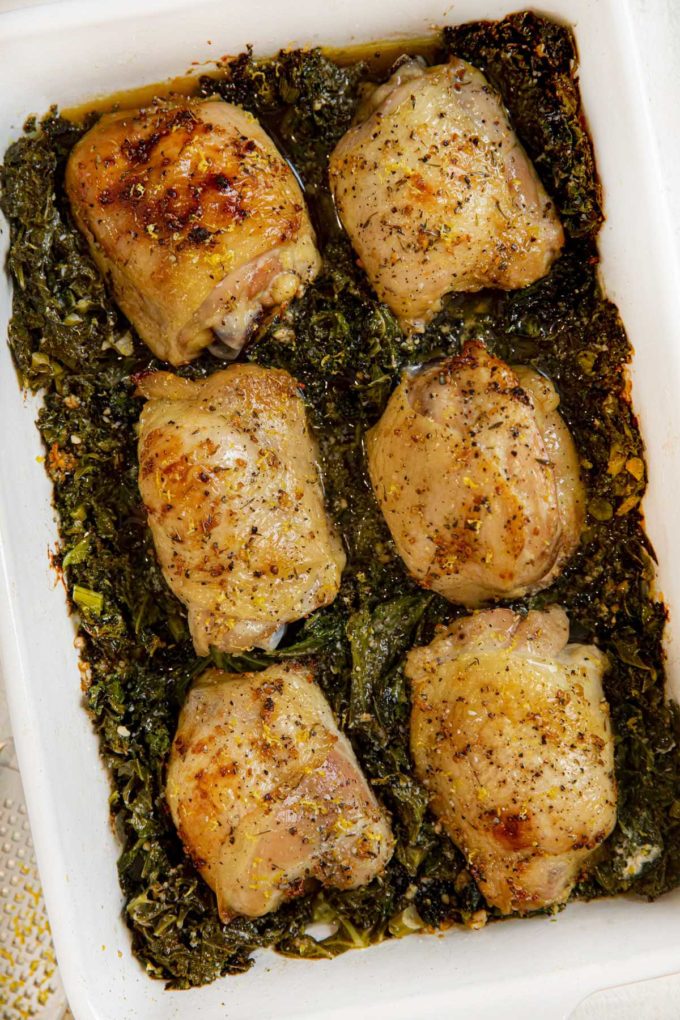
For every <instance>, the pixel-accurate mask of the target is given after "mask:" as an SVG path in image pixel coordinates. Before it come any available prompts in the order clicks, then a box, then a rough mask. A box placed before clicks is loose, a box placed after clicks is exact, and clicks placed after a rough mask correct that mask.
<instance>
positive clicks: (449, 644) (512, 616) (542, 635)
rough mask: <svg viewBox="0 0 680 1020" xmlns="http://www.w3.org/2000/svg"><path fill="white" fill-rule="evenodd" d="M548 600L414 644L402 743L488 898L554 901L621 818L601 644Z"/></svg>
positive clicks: (506, 908) (510, 905)
mask: <svg viewBox="0 0 680 1020" xmlns="http://www.w3.org/2000/svg"><path fill="white" fill-rule="evenodd" d="M568 636H569V622H568V619H567V615H566V613H565V612H564V610H563V609H561V608H560V607H557V606H553V607H551V608H550V609H548V610H547V611H545V612H536V611H532V612H530V613H529V614H528V615H527V616H526V617H521V616H520V615H519V614H517V613H514V612H512V611H511V610H509V609H495V610H487V611H484V612H480V613H476V614H474V615H472V616H468V617H464V618H463V619H461V620H457V621H456V622H455V623H453V624H451V626H450V627H448V628H447V629H445V630H444V631H443V632H442V633H440V634H439V635H438V636H437V637H435V639H434V641H432V643H431V644H429V645H427V646H426V647H424V648H416V649H413V650H412V651H411V652H410V653H409V655H408V657H407V664H406V674H407V676H408V677H409V679H410V680H411V684H412V702H413V707H412V714H411V752H412V755H413V760H414V764H415V769H416V773H417V775H418V777H419V778H420V780H421V782H422V783H423V784H424V785H425V786H426V788H427V790H428V791H429V794H430V798H431V800H430V806H431V808H432V810H433V811H434V813H435V814H436V815H437V817H438V818H439V819H440V820H441V822H442V824H443V825H444V827H445V829H446V831H447V832H448V834H449V836H450V837H451V839H452V840H453V841H454V842H455V843H456V844H457V845H458V846H459V848H460V849H461V850H462V852H463V853H464V855H465V857H466V859H467V861H468V865H469V868H470V870H471V872H472V874H473V875H474V876H475V878H476V880H477V882H478V884H479V887H480V889H481V891H482V892H483V894H484V896H485V897H486V899H487V901H488V903H489V904H490V905H491V906H494V907H497V908H498V909H499V910H500V911H501V912H502V913H504V914H507V913H511V912H513V911H517V912H520V913H525V912H528V911H532V910H538V909H541V908H543V907H549V906H551V905H558V904H561V903H563V902H564V901H565V900H566V899H567V898H568V896H569V894H570V892H571V890H572V888H573V886H574V885H575V883H576V882H577V881H578V879H579V876H580V874H581V873H582V871H583V870H584V867H585V865H586V862H587V860H588V858H589V857H590V856H591V855H592V853H593V852H594V850H595V849H596V848H597V847H598V846H599V845H600V844H601V843H602V842H603V841H604V840H605V839H606V838H607V836H608V835H609V833H610V832H611V831H612V829H613V828H614V824H615V822H616V783H615V779H614V741H613V737H612V732H611V726H610V722H609V707H608V705H607V702H606V701H605V698H604V695H603V692H602V676H603V673H604V672H605V669H606V666H607V659H606V656H605V655H604V654H603V653H602V652H601V651H599V649H597V648H596V647H594V646H593V645H580V644H567V642H568Z"/></svg>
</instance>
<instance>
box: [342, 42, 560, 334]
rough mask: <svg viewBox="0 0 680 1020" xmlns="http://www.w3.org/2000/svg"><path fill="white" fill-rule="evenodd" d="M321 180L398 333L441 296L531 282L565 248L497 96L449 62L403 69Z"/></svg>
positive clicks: (429, 311) (458, 63)
mask: <svg viewBox="0 0 680 1020" xmlns="http://www.w3.org/2000/svg"><path fill="white" fill-rule="evenodd" d="M330 182H331V189H332V191H333V195H334V197H335V202H336V206H337V209H338V213H339V215H340V219H341V220H342V223H343V225H344V227H345V229H346V230H347V233H348V234H349V237H350V240H351V241H352V244H353V245H354V248H355V250H356V252H357V254H358V256H359V258H360V259H361V263H362V265H363V267H364V269H365V270H366V273H367V275H368V278H369V280H370V281H371V283H372V284H373V287H374V288H375V290H376V293H377V294H378V297H379V298H380V299H381V300H382V301H384V302H385V303H386V304H388V305H389V306H390V308H391V309H392V311H393V312H394V313H395V314H396V315H397V316H398V318H399V320H400V321H401V324H402V326H404V327H406V328H419V327H422V326H423V325H424V324H425V323H427V322H428V321H429V320H430V319H431V318H432V316H433V315H435V314H436V312H437V311H439V309H440V307H441V302H442V298H443V297H444V295H445V294H447V293H449V291H475V290H480V289H481V288H483V287H500V288H502V289H503V290H512V289H514V288H516V287H525V286H526V285H527V284H529V283H533V281H534V280H537V279H539V278H540V277H541V276H544V275H545V274H546V273H547V272H548V269H549V268H550V265H551V263H552V262H553V260H554V259H555V258H556V256H557V255H558V254H559V252H560V250H561V248H562V246H563V244H564V234H563V231H562V227H561V224H560V221H559V219H558V217H557V214H556V212H555V208H554V206H553V203H552V202H551V200H550V199H549V197H548V195H547V194H546V193H545V191H544V189H543V186H542V185H541V182H540V181H539V179H538V176H537V175H536V171H535V170H534V168H533V166H532V164H531V162H530V160H529V158H528V156H527V154H526V153H525V151H524V149H523V148H522V146H521V145H520V144H519V142H518V140H517V138H516V136H515V133H514V131H513V129H512V125H511V124H510V122H509V120H508V116H507V113H506V112H505V109H504V107H503V104H502V102H501V100H500V98H499V96H498V95H497V94H496V92H494V90H493V89H492V88H491V86H490V85H489V83H488V82H487V81H486V79H485V78H484V76H483V75H482V74H481V73H480V72H479V71H478V70H476V69H475V68H474V67H472V66H471V65H470V64H467V63H465V61H463V60H458V59H457V58H454V59H452V60H451V61H450V63H448V64H445V65H439V66H436V67H424V66H423V65H422V64H421V63H419V62H418V61H408V62H406V63H404V64H402V65H401V66H400V67H399V68H398V70H397V71H396V72H395V74H394V75H393V76H392V78H390V80H389V81H388V82H387V84H386V85H383V86H381V87H380V88H379V89H377V90H376V92H375V93H374V95H373V96H372V97H371V100H370V102H369V103H368V104H366V106H365V108H364V109H363V110H360V111H359V122H358V123H357V124H356V125H355V126H354V127H352V128H350V130H349V131H348V132H347V134H346V135H345V136H344V137H343V138H342V139H341V140H340V142H339V143H338V145H337V147H336V149H335V151H334V152H333V154H332V156H331V163H330Z"/></svg>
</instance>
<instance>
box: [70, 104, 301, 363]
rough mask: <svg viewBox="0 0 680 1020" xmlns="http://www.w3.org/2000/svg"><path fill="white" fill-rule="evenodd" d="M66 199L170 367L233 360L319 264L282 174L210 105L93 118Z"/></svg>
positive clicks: (238, 119) (230, 114) (289, 180)
mask: <svg viewBox="0 0 680 1020" xmlns="http://www.w3.org/2000/svg"><path fill="white" fill-rule="evenodd" d="M66 190H67V193H68V196H69V199H70V202H71V209H72V211H73V215H74V218H75V221H76V223H77V225H78V227H79V228H80V230H81V231H82V232H83V234H84V235H85V237H86V238H87V241H88V243H89V246H90V250H91V252H92V255H93V257H94V259H95V261H96V263H97V265H98V266H99V268H100V269H101V271H102V272H103V273H105V274H106V276H107V277H108V278H109V280H110V283H111V287H112V289H113V294H114V297H115V299H116V301H117V302H118V304H119V305H120V307H121V308H122V310H123V311H124V312H125V314H126V315H127V317H128V318H129V320H130V322H131V323H132V324H133V325H134V327H135V329H136V330H137V332H138V333H139V335H140V337H141V338H142V340H144V342H145V343H146V344H148V346H149V347H150V348H151V350H152V351H153V352H154V354H156V355H157V357H159V358H162V359H163V360H165V361H169V362H170V363H171V364H172V365H181V364H184V363H185V362H187V361H191V360H192V359H193V358H195V357H197V355H198V354H200V352H201V351H202V350H203V348H204V347H207V346H208V345H210V344H215V342H216V340H218V339H219V340H220V341H221V342H222V344H223V346H222V347H221V348H220V346H219V345H218V346H217V348H216V349H215V353H222V354H223V356H225V357H229V356H231V357H234V356H235V355H236V354H237V353H238V351H239V350H240V349H241V347H242V346H243V344H244V342H245V340H246V339H247V337H248V335H249V333H250V332H251V331H252V329H253V327H254V326H255V324H256V323H257V321H258V319H259V318H260V317H261V316H262V314H263V311H264V310H265V309H270V308H273V307H275V306H278V305H281V304H284V303H286V302H288V301H290V300H291V299H292V298H293V297H295V296H296V295H298V294H299V293H300V292H301V290H302V288H303V285H304V284H305V283H306V282H308V281H309V280H312V279H313V278H314V277H315V276H316V274H317V273H318V271H319V268H320V265H321V260H320V258H319V255H318V253H317V251H316V247H315V239H314V231H313V229H312V226H311V223H310V220H309V216H308V215H307V211H306V209H305V204H304V199H303V197H302V193H301V191H300V188H299V187H298V184H297V182H296V180H295V177H294V175H293V173H292V171H291V169H290V167H289V166H288V164H287V163H286V162H285V160H284V159H283V157H282V156H281V155H280V154H279V152H278V151H277V149H276V148H275V146H274V144H273V142H272V141H271V139H270V138H269V137H268V136H267V135H266V134H265V132H264V131H263V130H262V128H261V127H260V125H259V124H258V123H257V121H256V120H255V119H254V118H253V117H252V116H251V115H250V114H248V113H245V112H244V111H243V110H241V109H239V108H238V107H236V106H231V105H230V104H229V103H224V102H221V101H220V100H214V99H211V100H207V101H204V102H201V101H198V100H190V99H177V100H176V101H173V102H162V103H160V102H159V103H156V104H154V105H152V106H149V107H148V108H146V109H142V110H123V111H121V112H119V113H111V114H108V115H107V116H105V117H102V118H101V120H99V121H98V122H97V123H96V124H95V126H94V127H93V128H92V129H91V130H90V131H88V132H87V134H86V135H84V136H83V138H81V140H80V141H79V142H78V144H77V145H76V146H75V148H74V149H73V152H72V153H71V156H70V158H69V162H68V166H67V169H66Z"/></svg>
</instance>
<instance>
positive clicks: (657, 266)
mask: <svg viewBox="0 0 680 1020" xmlns="http://www.w3.org/2000/svg"><path fill="white" fill-rule="evenodd" d="M508 10H509V8H508V5H507V0H506V2H504V3H500V2H496V0H481V2H480V0H461V2H459V3H455V4H453V5H452V6H450V7H449V8H447V9H444V7H443V6H440V5H438V4H436V3H432V2H431V0H425V2H422V3H420V4H419V5H418V7H417V8H416V7H415V6H414V5H412V4H409V3H407V2H405V0H393V2H391V3H389V4H388V3H387V2H382V0H380V2H374V3H373V4H372V5H371V6H370V8H368V7H367V8H365V9H364V8H362V5H361V4H360V3H359V2H358V0H332V2H330V3H329V4H327V5H324V7H323V9H319V7H318V5H316V4H314V3H313V2H311V0H303V2H302V3H300V4H298V5H297V6H296V8H295V9H294V10H293V9H282V8H279V7H278V5H276V4H275V3H274V0H265V2H261V3H259V4H258V5H257V7H254V8H253V9H251V10H242V9H240V8H237V7H236V6H234V5H229V7H228V8H227V7H225V5H224V4H220V3H216V2H205V3H202V4H199V5H194V6H191V7H190V6H189V5H188V4H187V3H183V2H180V0H163V2H162V0H156V2H151V3H146V4H144V6H143V8H142V7H141V5H138V4H136V3H134V2H132V0H128V2H126V3H119V4H118V5H117V8H116V10H115V12H114V11H110V10H106V9H104V8H102V7H101V6H100V5H99V4H95V3H94V2H92V3H83V2H80V3H63V4H58V5H51V6H48V7H42V8H36V9H33V10H28V11H24V12H20V13H14V14H8V15H5V16H3V17H2V19H1V20H0V39H2V42H1V43H0V45H1V46H2V49H3V62H4V66H5V68H6V86H5V89H4V95H3V100H2V110H1V112H0V124H1V130H2V139H1V140H2V142H3V143H4V144H3V148H4V147H5V146H6V145H7V143H8V142H9V141H10V140H11V139H12V138H13V137H15V136H16V135H17V133H18V132H19V130H20V128H21V124H22V122H23V120H24V118H25V116H26V115H27V114H28V113H30V112H42V111H44V110H45V109H46V108H47V107H48V106H49V105H50V103H52V102H55V101H58V102H59V103H60V104H61V105H71V104H74V103H77V102H79V101H81V100H84V99H86V98H88V97H91V96H94V95H97V94H102V93H107V92H111V91H115V90H118V89H121V88H125V87H129V86H133V85H138V84H141V83H144V82H148V81H158V80H161V79H163V78H167V77H169V76H174V75H176V74H177V73H178V72H181V71H183V70H184V69H185V68H187V67H188V66H189V65H190V63H191V62H192V61H194V60H196V61H204V60H206V61H209V60H211V59H215V58H216V57H217V56H219V55H220V54H221V53H223V52H225V51H227V52H232V53H233V52H238V51H239V50H241V49H243V48H244V46H245V45H246V44H247V43H249V42H253V43H254V44H255V47H256V50H257V51H258V52H259V53H262V54H266V53H270V52H273V51H274V50H276V49H277V48H279V47H280V46H281V45H287V44H290V43H295V44H303V43H316V42H323V43H326V44H331V45H332V44H336V45H338V44H346V43H350V42H356V41H360V40H362V39H364V40H366V39H377V38H385V37H387V36H389V35H394V34H397V35H400V36H406V37H408V36H419V35H422V34H423V33H424V32H427V30H428V28H429V26H431V25H440V24H444V23H447V22H449V23H453V22H460V21H466V20H470V19H472V18H479V17H481V16H487V17H492V18H495V17H501V16H503V15H504V14H506V13H508ZM543 10H544V11H545V12H546V13H548V14H551V15H553V16H555V17H558V18H563V19H565V20H568V21H569V22H570V23H571V24H573V25H574V28H575V31H576V36H577V40H578V43H579V48H580V54H581V86H582V92H583V100H584V105H585V108H586V111H587V113H588V116H589V120H590V126H591V130H592V134H593V137H594V140H595V146H596V151H597V156H598V163H599V169H600V173H601V176H602V178H603V181H604V186H605V198H606V210H607V213H608V221H607V224H606V226H605V228H604V230H603V232H602V235H601V249H602V254H603V275H604V280H605V285H606V288H607V290H608V292H609V294H610V296H611V297H612V298H613V299H614V300H615V301H616V302H617V304H618V305H619V308H620V310H621V313H622V316H623V319H624V321H625V323H626V326H627V328H628V331H629V335H630V338H631V340H632V342H633V344H634V346H635V348H636V357H635V362H634V366H633V396H634V401H635V405H636V408H637V410H638V412H639V413H640V415H641V424H642V429H643V434H644V436H645V439H646V442H647V447H648V454H649V462H650V463H649V467H650V488H649V492H648V496H647V500H646V514H647V521H648V529H649V532H650V535H651V538H652V540H653V542H654V544H655V546H656V549H657V553H658V555H659V559H660V563H661V568H660V574H659V584H660V588H661V590H662V591H663V593H664V596H665V597H666V599H667V601H668V604H669V605H670V607H671V609H672V608H673V607H674V606H675V605H676V603H677V601H678V598H679V597H680V592H677V593H676V590H675V589H676V588H677V586H678V585H680V564H678V565H677V568H676V564H675V562H674V556H675V557H677V556H678V555H680V554H678V553H676V552H675V549H674V544H673V542H672V529H671V523H672V516H671V513H672V510H673V508H674V507H675V506H676V505H677V502H678V496H679V495H680V492H678V491H677V490H678V489H679V488H680V480H679V478H680V475H679V473H678V472H677V470H675V468H676V464H677V461H678V451H679V450H680V446H679V445H678V444H679V441H680V422H679V419H678V412H677V410H676V398H675V394H676V393H677V392H678V388H679V385H680V366H679V365H678V357H679V352H680V344H679V341H680V336H678V325H677V323H678V321H680V319H679V317H678V314H677V312H678V309H677V308H676V307H675V306H676V304H677V297H676V294H677V293H678V286H677V283H678V269H677V263H676V262H675V261H674V251H673V247H672V239H671V237H670V234H669V232H668V226H667V217H666V212H665V209H664V207H663V202H662V198H661V195H662V189H661V188H660V169H659V167H658V165H657V164H656V163H655V161H654V152H653V147H652V144H651V139H650V136H649V129H648V126H647V124H646V123H645V122H644V117H643V113H642V111H641V108H640V105H639V104H638V103H637V102H636V94H637V93H638V78H637V75H638V72H637V64H636V54H635V42H634V39H633V37H632V32H631V28H630V23H629V20H628V17H627V12H626V8H625V5H623V4H622V3H621V0H571V2H569V3H567V2H566V0H553V2H549V3H547V4H546V5H545V6H544V8H543ZM613 97H616V106H615V107H614V104H613ZM614 112H615V114H616V116H614V115H613V113H614ZM4 240H5V243H6V238H4ZM3 288H4V289H3V290H2V292H1V293H2V297H1V298H0V306H1V308H2V324H1V327H2V329H3V331H4V326H5V323H6V320H7V316H8V313H9V293H8V291H7V283H6V282H5V281H3ZM0 357H1V358H2V359H3V361H2V368H3V371H2V372H1V373H0V416H1V417H2V428H0V465H1V470H2V493H1V495H0V540H1V543H2V550H1V556H2V572H3V586H2V592H0V617H1V619H0V628H1V629H0V645H1V648H2V658H3V667H4V670H5V674H6V677H7V682H8V687H9V698H10V706H11V710H12V718H13V725H14V730H15V734H16V740H17V746H18V751H19V757H20V763H21V767H22V772H23V776H24V782H25V786H26V791H27V797H28V801H29V809H30V813H31V821H32V825H33V829H34V834H35V842H36V847H37V852H38V860H39V864H40V868H41V872H42V876H43V883H44V888H45V895H46V899H47V903H48V908H49V911H50V915H51V917H52V922H53V929H54V937H55V943H56V947H57V952H58V955H59V959H60V966H61V970H62V974H63V978H64V982H65V985H66V989H67V993H68V995H69V998H70V1000H71V1003H72V1008H73V1011H74V1013H75V1016H76V1017H77V1020H87V1018H97V1020H127V1018H133V1017H135V1018H138V1017H143V1018H145V1020H165V1018H168V1020H169V1018H172V1017H183V1016H191V1017H192V1018H193V1017H196V1018H197V1020H208V1018H212V1017H218V1016H220V1017H223V1016H226V1017H238V1018H248V1017H255V1016H257V1017H269V1016H271V1017H274V1016H276V1017H317V1018H319V1020H321V1018H331V1017H340V1016H347V1015H348V1013H350V1012H354V1013H357V1014H358V1015H360V1016H362V1017H382V1016H384V1017H387V1016H389V1017H392V1018H395V1017H396V1018H398V1017H409V1018H416V1017H435V1016H440V1015H442V1014H443V1013H446V1014H448V1015H459V1014H460V1015H463V1014H464V1013H465V1014H470V1013H472V1015H473V1016H475V1017H485V1016H487V1015H488V1016H491V1014H492V1012H493V1013H494V1014H495V1015H498V1013H499V1011H500V1013H501V1015H502V1016H506V1017H514V1016H517V1017H519V1016H525V1015H527V1013H529V1012H530V1011H531V1010H533V1011H535V1012H537V1013H538V1015H539V1016H541V1017H548V1018H550V1017H553V1016H554V1017H559V1016H567V1015H568V1014H569V1012H570V1010H571V1009H572V1008H573V1006H574V1005H575V1004H576V1003H577V1002H578V1001H579V1000H580V999H581V998H582V997H584V996H585V995H587V994H588V993H589V992H590V991H593V990H595V989H597V988H600V987H603V986H606V985H609V984H614V983H617V982H620V981H622V980H627V981H630V980H636V979H641V978H644V977H647V976H652V975H656V974H661V973H664V972H668V971H672V970H675V969H677V952H678V946H679V945H680V911H678V909H677V907H678V902H679V901H680V894H675V895H674V896H668V897H665V898H663V899H662V900H660V901H658V902H657V903H655V904H653V905H648V904H645V903H642V902H639V901H635V900H628V901H626V900H625V899H619V900H616V901H613V900H612V901H606V900H603V901H599V902H596V903H592V904H575V905H573V906H571V907H570V908H569V909H568V910H567V911H566V912H565V913H563V914H562V915H560V916H559V917H558V918H557V919H555V920H552V921H551V920H548V919H546V918H537V919H532V920H529V921H514V922H506V923H504V924H503V925H492V926H489V927H488V928H487V929H484V930H483V931H480V932H465V933H463V932H459V931H451V932H449V933H447V934H446V935H442V936H424V937H415V936H414V937H411V938H409V939H408V940H406V941H401V942H393V943H389V944H385V945H383V946H380V947H377V948H374V949H372V950H370V951H368V952H364V953H352V954H348V955H347V956H345V957H341V958H339V959H337V960H335V961H333V962H317V963H310V962H299V961H288V960H284V959H282V958H280V957H277V956H274V955H273V954H260V955H259V957H258V962H257V964H256V966H255V967H254V968H253V969H252V970H251V971H250V972H249V973H248V974H247V975H245V976H243V977H239V978H228V979H225V980H223V981H220V982H217V983H215V984H214V985H212V986H210V987H209V988H205V989H199V990H194V991H191V992H182V993H167V992H164V990H163V988H162V985H160V984H159V983H155V982H152V981H151V980H150V979H148V978H147V977H146V976H145V975H144V973H143V972H142V971H141V970H140V968H139V966H138V965H137V963H136V962H135V961H134V960H133V958H132V956H131V954H130V951H129V946H128V937H127V932H126V929H125V926H124V925H123V923H122V921H121V920H120V916H119V915H120V904H121V898H120V892H119V889H118V885H117V880H116V869H115V858H116V854H117V848H116V844H115V840H114V837H113V835H112V834H111V833H110V830H109V826H108V815H107V795H108V788H107V780H106V776H105V774H104V772H103V769H102V767H101V765H100V762H99V758H98V756H97V750H96V741H95V738H94V736H93V734H92V732H91V731H90V727H89V724H88V721H87V718H86V716H85V714H84V712H83V710H82V707H81V705H80V692H79V685H78V669H77V654H76V650H75V648H74V647H73V636H74V631H73V626H72V623H71V621H70V620H69V618H68V616H67V614H66V612H65V600H64V593H63V590H62V588H61V586H60V585H59V584H58V583H57V582H56V579H55V576H54V574H53V572H52V571H51V569H50V567H49V560H48V555H47V552H48V549H49V546H50V545H52V544H54V542H55V540H56V529H55V526H54V522H53V519H52V513H51V509H50V487H49V482H48V480H47V478H46V476H45V474H44V471H43V468H42V466H41V465H40V464H39V463H37V460H38V458H40V456H41V454H42V450H41V448H40V444H39V441H38V436H37V433H36V431H35V429H34V427H33V424H32V422H33V418H34V413H35V408H34V406H33V402H32V400H30V399H28V398H24V397H22V395H21V393H20V392H19V390H18V388H17V386H16V381H15V376H14V372H13V369H12V366H11V361H10V358H9V352H8V350H7V349H6V348H5V347H4V346H3V347H2V352H1V354H0ZM669 511H670V512H669ZM670 636H671V638H672V629H671V635H670ZM669 653H670V659H669V675H670V679H671V684H673V683H675V692H676V694H680V663H678V653H677V652H675V651H674V648H673V646H672V644H671V645H670V647H669Z"/></svg>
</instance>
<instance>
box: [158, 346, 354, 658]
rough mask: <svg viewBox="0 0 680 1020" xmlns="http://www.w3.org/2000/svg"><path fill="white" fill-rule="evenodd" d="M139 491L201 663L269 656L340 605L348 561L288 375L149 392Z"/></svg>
mask: <svg viewBox="0 0 680 1020" xmlns="http://www.w3.org/2000/svg"><path fill="white" fill-rule="evenodd" d="M138 392H139V393H140V394H141V395H143V396H145V397H146V398H147V403H146V404H145V406H144V409H143V411H142V414H141V418H140V433H139V489H140V492H141V495H142V499H143V500H144V504H145V506H146V510H147V513H148V517H149V525H150V527H151V532H152V534H153V538H154V542H155V546H156V552H157V554H158V559H159V561H160V564H161V567H162V569H163V574H164V576H165V579H166V581H167V582H168V584H169V585H170V587H171V588H172V590H173V591H174V593H175V595H177V597H178V598H180V599H181V600H182V602H184V604H185V605H186V606H187V608H188V610H189V629H190V631H191V636H192V638H193V641H194V647H195V649H196V652H197V653H198V654H199V655H206V654H207V653H208V651H209V647H210V645H215V646H216V647H217V648H219V649H221V650H222V651H225V652H236V651H241V650H244V649H247V648H253V647H258V648H265V647H271V646H272V644H273V643H275V641H276V638H277V636H279V635H278V634H277V632H279V629H280V628H281V627H282V625H284V624H286V623H290V622H292V621H293V620H299V619H300V618H302V617H303V616H307V615H308V614H309V613H311V612H312V611H313V610H314V609H317V608H318V607H319V606H325V605H327V604H328V603H329V602H332V601H333V599H334V598H335V596H336V594H337V591H338V587H339V584H340V576H341V573H342V569H343V567H344V565H345V555H344V553H343V550H342V546H341V544H340V540H339V538H338V537H337V535H336V534H335V532H334V531H333V528H332V525H331V523H330V521H329V519H328V517H327V515H326V510H325V507H324V501H323V492H322V488H321V481H320V477H319V470H318V466H317V462H316V447H315V445H314V441H313V439H312V437H311V435H310V432H309V428H308V426H307V420H306V417H305V408H304V404H303V402H302V399H301V397H300V395H299V392H298V389H297V384H296V382H295V380H294V379H293V378H292V376H290V375H288V373H287V372H283V371H279V370H278V369H267V368H260V367H259V366H257V365H232V366H231V367H230V368H227V369H224V370H223V371H221V372H216V373H214V374H213V375H211V376H210V377H209V378H207V379H205V380H200V381H197V382H191V381H190V380H188V379H180V378H179V377H177V376H174V375H171V374H170V373H169V372H156V373H154V374H152V375H147V376H145V377H143V378H142V379H141V380H140V381H139V388H138Z"/></svg>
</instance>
